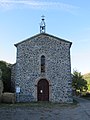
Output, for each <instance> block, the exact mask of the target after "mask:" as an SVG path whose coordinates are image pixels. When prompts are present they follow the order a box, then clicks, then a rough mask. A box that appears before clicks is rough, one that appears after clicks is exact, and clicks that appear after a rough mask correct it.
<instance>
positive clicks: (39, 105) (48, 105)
mask: <svg viewBox="0 0 90 120" xmlns="http://www.w3.org/2000/svg"><path fill="white" fill-rule="evenodd" d="M75 106H77V101H75V100H74V101H73V103H69V104H67V103H63V104H62V103H52V102H31V103H15V104H5V103H0V108H2V107H4V108H17V107H20V108H23V107H24V108H64V107H75Z"/></svg>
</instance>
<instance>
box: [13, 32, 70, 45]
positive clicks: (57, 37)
mask: <svg viewBox="0 0 90 120" xmlns="http://www.w3.org/2000/svg"><path fill="white" fill-rule="evenodd" d="M39 35H47V36H51V37H54V38H56V39H59V40H61V41H64V42H67V43H70V47H71V45H72V42H70V41H68V40H65V39H62V38H59V37H56V36H54V35H51V34H48V33H39V34H36V35H34V36H32V37H29V38H27V39H25V40H23V41H21V42H18V43H16V44H14V46H15V47H17V46H18V45H19V44H21V43H23V42H25V41H28V40H29V39H33V38H34V37H37V36H39Z"/></svg>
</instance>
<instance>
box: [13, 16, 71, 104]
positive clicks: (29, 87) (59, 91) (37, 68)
mask: <svg viewBox="0 0 90 120" xmlns="http://www.w3.org/2000/svg"><path fill="white" fill-rule="evenodd" d="M71 44H72V43H71V42H69V41H67V40H64V39H61V38H58V37H56V36H53V35H50V34H47V33H46V32H45V22H44V18H42V22H41V25H40V33H39V34H37V35H35V36H32V37H30V38H28V39H26V40H24V41H21V42H19V43H17V44H15V46H16V48H17V57H16V63H15V64H14V65H13V66H12V87H13V90H14V92H16V101H17V102H31V101H50V102H58V103H70V102H73V99H72V78H71V61H70V47H71Z"/></svg>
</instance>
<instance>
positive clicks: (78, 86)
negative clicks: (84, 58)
mask: <svg viewBox="0 0 90 120" xmlns="http://www.w3.org/2000/svg"><path fill="white" fill-rule="evenodd" d="M72 79H73V82H72V86H73V88H74V89H75V91H80V93H82V92H83V91H87V89H88V88H87V81H86V80H85V79H84V78H83V76H82V75H81V73H80V72H78V71H75V70H74V72H73V77H72Z"/></svg>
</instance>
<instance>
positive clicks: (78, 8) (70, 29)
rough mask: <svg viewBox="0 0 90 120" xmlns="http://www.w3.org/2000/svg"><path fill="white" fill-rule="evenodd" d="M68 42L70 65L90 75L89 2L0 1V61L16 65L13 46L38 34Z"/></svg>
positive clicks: (69, 0)
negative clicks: (43, 24)
mask: <svg viewBox="0 0 90 120" xmlns="http://www.w3.org/2000/svg"><path fill="white" fill-rule="evenodd" d="M42 15H44V16H45V22H46V33H49V34H52V35H55V36H57V37H60V38H63V39H66V40H69V41H71V42H72V43H73V44H72V47H71V65H72V71H73V69H77V70H78V71H79V72H81V73H82V74H84V73H87V72H90V0H0V60H4V61H7V62H9V63H15V61H16V48H15V47H14V44H15V43H18V42H20V41H22V40H24V39H26V38H28V37H31V36H33V35H35V34H38V33H39V31H40V30H39V24H40V22H41V16H42Z"/></svg>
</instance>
